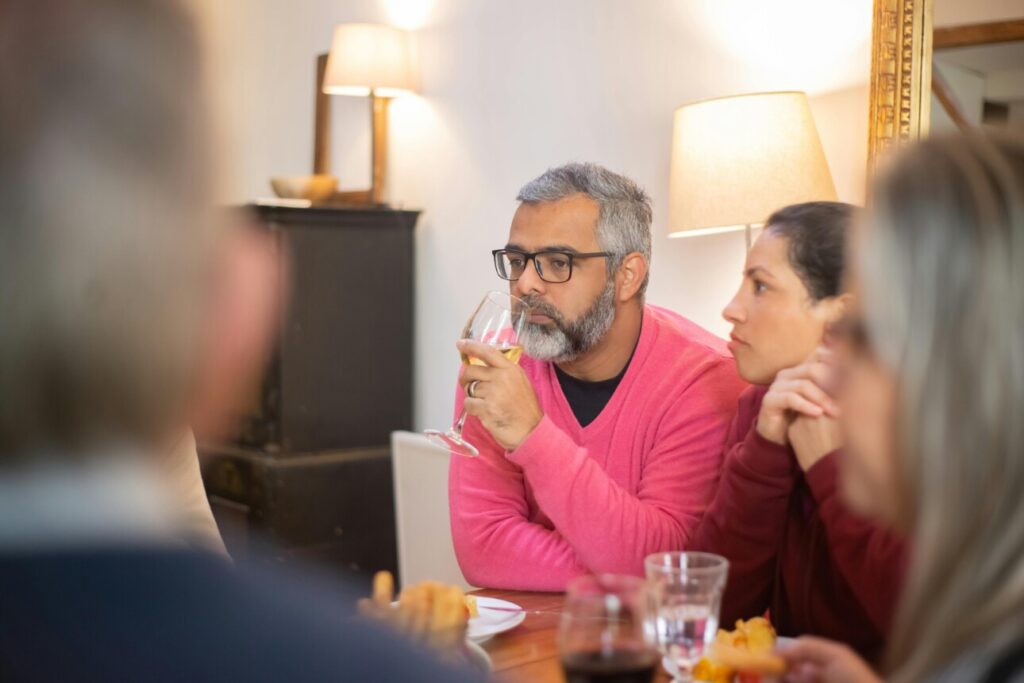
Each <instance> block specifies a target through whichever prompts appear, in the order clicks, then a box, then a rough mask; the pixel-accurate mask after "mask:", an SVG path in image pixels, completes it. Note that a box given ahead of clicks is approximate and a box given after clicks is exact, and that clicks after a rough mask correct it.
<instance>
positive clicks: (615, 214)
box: [449, 164, 743, 591]
mask: <svg viewBox="0 0 1024 683" xmlns="http://www.w3.org/2000/svg"><path fill="white" fill-rule="evenodd" d="M517 199H518V200H519V201H520V205H519V208H518V210H517V211H516V213H515V216H514V218H513V220H512V227H511V230H510V232H509V238H508V243H507V244H506V246H505V247H504V248H503V249H499V250H496V251H495V252H494V261H495V268H496V270H497V271H498V275H499V277H501V278H503V279H505V280H508V281H509V285H510V288H511V290H510V291H511V293H512V294H513V295H515V296H517V297H519V298H521V299H523V300H524V301H525V302H526V303H527V304H528V305H529V306H530V308H531V315H530V319H529V322H528V324H527V329H526V331H525V332H524V334H523V347H524V349H525V351H526V356H524V357H523V359H522V363H521V365H516V364H514V363H512V362H509V361H508V360H506V359H505V358H504V357H503V356H501V354H500V353H498V352H497V351H495V350H494V349H491V348H490V347H487V346H485V345H481V344H474V343H471V342H466V343H460V349H461V350H462V351H463V352H464V353H467V354H468V355H470V356H473V357H476V358H479V359H480V360H483V361H484V362H486V363H487V366H486V367H481V366H469V367H467V368H465V369H464V371H463V373H462V376H461V377H460V380H459V382H460V388H459V391H458V394H457V399H456V405H455V411H456V414H458V413H459V412H460V411H461V409H462V407H463V404H465V408H466V411H467V413H468V414H469V416H470V417H469V418H468V419H467V420H466V424H465V429H464V435H465V436H466V438H467V440H468V441H469V442H470V443H472V444H474V445H476V446H477V447H478V448H479V450H480V456H479V457H477V458H467V457H462V456H457V455H453V456H452V458H451V466H450V470H449V499H450V501H451V524H452V536H453V539H454V543H455V551H456V554H457V555H458V558H459V564H460V565H461V567H462V571H463V573H464V574H465V576H466V579H467V580H468V581H469V582H470V583H472V584H475V585H478V586H487V587H493V588H508V589H520V590H549V591H560V590H564V588H565V585H566V583H567V582H568V581H569V580H570V579H572V578H573V577H575V576H579V575H581V574H586V573H589V572H617V573H630V574H641V573H642V572H643V559H644V557H645V556H646V555H648V554H649V553H653V552H657V551H661V550H678V549H680V548H682V547H684V546H685V544H686V541H687V539H688V538H689V535H690V533H691V532H692V530H693V529H694V527H695V526H696V524H697V522H698V521H699V520H700V518H701V516H702V514H703V513H704V509H705V507H706V506H707V505H708V503H709V502H710V500H711V498H712V497H713V494H714V488H715V485H716V483H717V481H718V474H719V470H720V467H721V460H722V450H723V444H724V441H725V437H726V432H727V430H728V426H729V423H730V420H731V418H732V415H733V412H734V411H735V408H736V400H737V397H738V396H739V393H740V391H741V390H742V388H743V384H742V382H741V380H740V379H739V378H738V376H737V374H736V371H735V369H734V365H733V362H732V359H731V357H730V356H729V354H728V352H727V351H726V349H725V345H724V343H723V342H722V341H721V340H719V339H718V338H716V337H714V336H713V335H711V334H710V333H708V332H707V331H705V330H703V329H701V328H700V327H698V326H697V325H695V324H693V323H691V322H689V321H687V320H685V319H683V318H681V317H680V316H678V315H675V314H673V313H670V312H669V311H666V310H664V309H661V308H657V307H655V306H650V305H645V304H644V291H645V289H646V287H647V281H648V266H649V263H650V258H651V206H650V200H649V198H648V197H647V194H646V193H645V192H644V191H643V190H642V189H641V188H640V187H638V186H637V185H636V184H635V183H634V182H632V181H631V180H629V179H628V178H625V177H623V176H620V175H617V174H615V173H612V172H610V171H608V170H606V169H604V168H601V167H599V166H596V165H594V164H568V165H566V166H562V167H559V168H555V169H552V170H549V171H548V172H546V173H545V174H543V175H542V176H540V177H539V178H537V179H535V180H533V181H531V182H530V183H528V184H527V185H526V186H524V187H523V188H522V190H520V192H519V195H518V197H517ZM531 262H532V263H531Z"/></svg>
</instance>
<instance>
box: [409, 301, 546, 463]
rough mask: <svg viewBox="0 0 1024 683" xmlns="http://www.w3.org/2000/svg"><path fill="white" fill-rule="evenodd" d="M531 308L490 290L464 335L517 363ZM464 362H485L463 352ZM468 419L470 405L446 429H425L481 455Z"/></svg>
mask: <svg viewBox="0 0 1024 683" xmlns="http://www.w3.org/2000/svg"><path fill="white" fill-rule="evenodd" d="M528 312H529V308H528V307H527V305H526V304H525V303H523V302H522V301H521V300H519V299H517V298H516V297H514V296H512V295H511V294H506V293H505V292H488V293H487V294H486V295H484V298H483V300H482V301H480V305H478V306H477V307H476V310H475V311H474V312H473V315H471V316H470V317H469V321H468V322H466V327H465V328H464V329H463V330H462V336H461V337H460V339H469V340H472V341H478V342H481V343H484V344H488V345H489V346H493V347H495V348H496V349H498V351H500V352H501V354H502V355H503V356H505V358H507V359H509V360H510V361H512V362H513V363H518V362H519V358H520V357H521V356H522V355H523V347H522V346H521V345H520V341H519V336H520V335H521V334H522V332H523V326H524V325H525V324H526V317H527V313H528ZM462 363H463V365H485V363H484V362H483V361H482V360H480V359H478V358H470V357H469V356H467V355H466V354H462ZM465 423H466V409H465V407H463V409H462V414H461V415H459V419H458V420H457V421H456V422H455V425H454V426H452V428H451V429H449V430H448V431H446V432H442V431H439V430H437V429H428V430H426V431H425V432H423V433H424V434H425V435H426V436H427V438H429V439H430V441H431V443H433V444H435V445H437V446H440V447H442V448H447V449H448V450H450V451H451V452H452V453H457V454H458V455H465V456H469V457H474V456H477V455H480V451H479V450H477V448H476V446H474V445H473V444H471V443H469V442H468V441H466V440H465V439H464V438H462V426H463V425H464V424H465Z"/></svg>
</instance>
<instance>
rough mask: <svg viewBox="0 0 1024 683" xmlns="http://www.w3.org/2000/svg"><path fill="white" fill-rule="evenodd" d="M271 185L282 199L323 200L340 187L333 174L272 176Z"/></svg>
mask: <svg viewBox="0 0 1024 683" xmlns="http://www.w3.org/2000/svg"><path fill="white" fill-rule="evenodd" d="M270 186H271V187H272V188H274V194H276V195H277V196H278V197H280V198H281V199H308V200H309V201H311V202H322V201H323V200H325V199H329V198H330V196H331V195H333V194H334V192H335V190H337V189H338V179H337V178H335V177H334V176H332V175H297V176H288V177H284V178H271V179H270Z"/></svg>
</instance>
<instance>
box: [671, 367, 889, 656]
mask: <svg viewBox="0 0 1024 683" xmlns="http://www.w3.org/2000/svg"><path fill="white" fill-rule="evenodd" d="M766 393H767V388H766V387H751V388H749V389H747V390H746V391H745V392H744V393H743V395H742V396H741V397H740V401H739V408H738V411H737V413H736V418H735V421H734V422H733V425H732V427H731V429H730V431H729V437H728V441H727V442H726V461H725V465H724V469H723V472H722V479H721V482H720V484H719V488H718V492H717V494H716V496H715V500H714V502H713V504H712V505H711V507H710V508H709V509H708V512H707V514H706V516H705V517H704V519H703V521H702V522H701V524H700V526H699V527H698V529H697V531H696V533H695V535H694V537H693V541H692V542H691V543H690V544H689V549H691V550H704V551H708V552H714V553H718V554H719V555H724V556H725V557H726V558H728V559H729V562H730V571H729V584H728V586H727V587H726V593H725V598H724V601H723V604H722V625H723V626H725V627H731V625H732V623H733V622H734V621H735V620H736V619H741V618H743V619H747V618H750V617H753V616H756V615H760V614H764V613H765V612H766V611H770V616H771V620H772V623H773V624H774V625H775V628H776V629H777V630H778V632H779V634H780V635H784V636H799V635H818V636H823V637H826V638H831V639H833V640H838V641H840V642H844V643H847V644H848V645H850V646H851V647H852V648H854V649H855V650H857V651H858V652H859V653H861V654H862V655H863V656H865V657H867V658H868V659H871V660H877V658H878V657H879V656H880V655H881V653H882V650H883V649H884V646H885V638H886V635H887V633H888V631H889V626H890V622H891V619H892V616H893V612H894V610H895V607H896V603H897V600H898V597H899V589H900V584H901V583H902V578H903V574H904V570H905V556H906V553H905V546H904V544H903V543H902V542H901V541H900V539H898V538H896V537H894V536H893V535H891V534H889V533H887V532H886V531H884V530H882V529H880V528H879V527H877V526H876V525H874V524H872V523H871V522H868V521H865V520H863V519H861V518H858V517H855V516H854V515H853V514H852V513H851V512H850V511H849V510H847V509H846V508H845V507H844V505H843V503H842V501H841V500H840V499H839V495H838V491H837V483H838V482H837V479H838V469H837V465H838V453H831V454H829V455H827V456H825V457H824V458H822V459H821V460H819V461H818V462H817V463H815V465H814V466H813V467H811V469H810V470H808V472H807V473H806V474H805V473H803V472H802V471H801V469H800V465H799V463H797V460H796V455H795V454H794V453H793V451H792V449H791V448H790V447H788V446H780V445H778V444H775V443H772V442H770V441H768V440H766V439H764V438H762V437H761V435H760V434H758V433H757V429H756V422H757V415H758V413H759V412H760V408H761V400H762V399H763V398H764V395H765V394H766Z"/></svg>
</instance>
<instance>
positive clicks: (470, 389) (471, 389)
mask: <svg viewBox="0 0 1024 683" xmlns="http://www.w3.org/2000/svg"><path fill="white" fill-rule="evenodd" d="M477 384H480V380H478V379H475V380H473V381H472V382H470V383H469V384H467V385H466V396H469V397H470V398H476V393H475V392H476V385H477Z"/></svg>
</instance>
